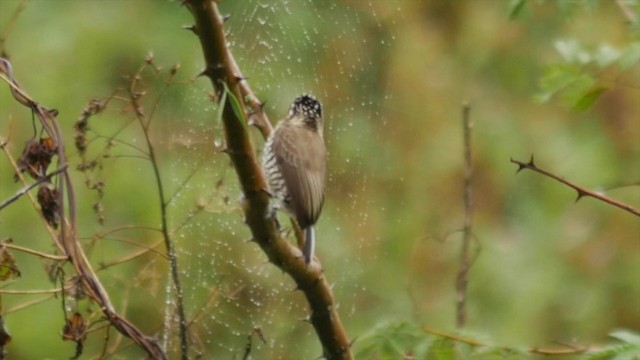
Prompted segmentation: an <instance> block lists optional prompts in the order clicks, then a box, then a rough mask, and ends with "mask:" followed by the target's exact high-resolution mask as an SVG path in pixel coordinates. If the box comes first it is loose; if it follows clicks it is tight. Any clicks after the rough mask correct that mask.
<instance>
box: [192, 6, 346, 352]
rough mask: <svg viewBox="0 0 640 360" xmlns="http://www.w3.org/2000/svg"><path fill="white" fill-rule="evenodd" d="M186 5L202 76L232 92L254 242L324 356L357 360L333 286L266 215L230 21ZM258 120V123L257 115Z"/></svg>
mask: <svg viewBox="0 0 640 360" xmlns="http://www.w3.org/2000/svg"><path fill="white" fill-rule="evenodd" d="M182 2H183V4H184V5H186V6H187V8H188V9H189V10H190V11H191V14H192V15H193V17H194V19H195V25H194V26H192V27H190V29H191V30H192V31H193V32H194V33H195V34H196V35H198V38H199V40H200V44H201V46H202V51H203V53H204V57H205V63H206V68H205V70H204V71H203V72H202V75H204V76H207V77H208V78H209V79H210V80H211V83H212V85H213V87H214V88H215V90H216V95H218V96H217V98H218V99H221V98H223V96H222V95H223V94H224V91H225V87H226V88H228V89H229V91H230V92H231V94H229V96H224V98H226V101H225V103H224V104H220V106H221V107H222V109H223V111H222V122H223V126H224V133H225V140H226V142H225V143H226V144H227V147H228V148H227V149H226V153H227V154H228V155H229V157H230V158H231V160H232V162H233V165H234V168H235V170H236V174H237V176H238V179H239V180H240V185H241V187H242V192H243V194H244V201H243V204H242V205H243V211H244V214H245V220H246V223H247V225H248V226H249V229H250V230H251V233H252V235H253V240H254V241H255V242H256V243H257V244H258V245H259V246H260V248H262V250H263V251H264V252H265V254H266V255H267V257H268V258H269V261H271V262H272V263H273V264H274V265H276V266H278V267H279V268H281V269H282V270H283V271H285V272H286V273H287V274H289V275H290V276H291V277H292V278H293V280H294V281H295V282H296V284H297V287H298V289H300V290H301V291H302V292H303V293H304V295H305V297H306V299H307V302H308V303H309V308H310V311H311V315H310V318H309V321H310V322H311V324H312V325H313V327H314V328H315V330H316V333H317V334H318V337H319V339H320V342H321V343H322V347H323V352H324V354H323V355H324V357H326V358H327V359H329V360H333V359H353V355H352V353H351V343H350V342H349V339H348V338H347V334H346V331H345V329H344V327H343V325H342V321H341V320H340V317H339V315H338V312H337V306H336V303H335V299H334V297H333V293H332V291H331V286H330V285H329V283H328V282H327V280H326V278H325V277H324V275H323V272H322V266H321V264H320V263H319V262H317V261H313V262H312V263H311V264H310V266H307V265H306V264H305V262H304V260H303V259H302V257H301V253H300V250H299V249H298V248H297V247H295V246H294V245H292V244H291V243H289V242H288V241H287V240H286V239H284V238H283V237H282V235H281V234H280V231H279V230H278V228H277V226H276V223H275V221H274V219H272V218H271V217H267V216H266V214H267V210H268V204H269V200H270V199H269V195H268V194H267V193H266V192H265V191H264V190H265V189H267V183H266V180H265V177H264V174H263V173H262V169H261V166H260V164H259V161H258V159H257V158H256V154H255V151H254V148H253V145H252V143H251V141H250V139H249V134H248V132H247V123H246V121H245V119H244V117H245V116H246V114H241V113H240V112H241V111H240V112H236V111H235V110H234V108H233V99H232V97H235V98H236V99H238V101H239V102H240V103H243V104H245V106H246V105H249V107H252V104H254V105H255V104H259V102H258V101H257V100H256V99H255V98H253V100H252V99H251V96H248V94H247V89H248V85H247V83H246V80H245V79H244V78H243V77H242V75H241V73H240V71H239V69H238V66H237V64H236V62H235V60H234V58H233V55H232V54H231V52H230V51H229V48H228V47H227V41H226V38H225V34H224V26H223V23H224V20H225V18H224V17H222V16H221V15H220V12H219V11H218V7H217V5H216V4H215V3H214V2H213V1H211V0H183V1H182ZM247 97H249V99H247ZM256 110H257V111H258V115H260V114H262V115H261V116H259V117H258V119H260V121H259V122H257V120H254V122H256V125H257V126H258V127H259V129H260V131H261V133H262V134H263V136H267V135H268V134H269V132H270V129H271V126H270V125H269V122H268V119H267V118H266V116H264V114H263V113H262V112H261V111H262V109H261V107H260V108H259V109H256V108H255V107H253V108H252V109H251V111H256ZM251 111H250V115H251ZM253 116H254V119H255V118H256V114H253Z"/></svg>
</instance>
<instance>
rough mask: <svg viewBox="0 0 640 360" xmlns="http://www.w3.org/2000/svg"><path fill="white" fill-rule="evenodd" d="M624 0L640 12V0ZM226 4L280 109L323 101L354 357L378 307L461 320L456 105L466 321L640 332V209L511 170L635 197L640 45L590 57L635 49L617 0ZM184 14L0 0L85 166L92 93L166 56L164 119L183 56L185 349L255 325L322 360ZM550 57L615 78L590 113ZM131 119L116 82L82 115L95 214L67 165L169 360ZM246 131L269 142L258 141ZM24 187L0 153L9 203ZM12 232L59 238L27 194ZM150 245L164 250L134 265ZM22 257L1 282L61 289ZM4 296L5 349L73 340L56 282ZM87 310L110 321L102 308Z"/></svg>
mask: <svg viewBox="0 0 640 360" xmlns="http://www.w3.org/2000/svg"><path fill="white" fill-rule="evenodd" d="M628 3H629V6H630V7H631V9H632V10H635V11H636V12H637V11H638V7H637V2H634V1H630V2H628ZM20 6H24V9H23V10H22V11H21V12H20V13H19V15H18V16H17V17H14V15H13V14H14V12H15V10H16V9H17V8H18V7H20ZM634 6H635V7H634ZM220 8H221V10H222V12H223V13H225V14H230V15H231V18H230V19H229V20H228V21H227V29H228V31H229V44H230V47H231V49H232V51H233V53H234V54H235V56H236V59H237V60H238V62H239V65H240V67H241V69H242V71H243V73H244V75H245V76H247V77H248V78H249V82H250V84H251V85H252V87H253V88H254V90H255V92H256V93H257V95H258V96H259V97H260V98H261V99H263V100H265V101H266V110H267V113H268V115H269V116H270V118H271V120H272V121H276V120H277V119H279V118H280V117H282V116H283V115H284V114H285V113H286V111H287V108H288V105H289V103H290V102H291V101H292V100H293V98H294V97H295V96H297V95H298V94H300V93H303V92H309V93H312V94H314V95H316V96H317V97H318V98H320V99H321V100H322V102H323V104H324V107H325V114H326V119H325V126H326V128H325V137H326V140H327V144H328V148H329V152H330V157H329V169H330V170H329V172H330V174H329V184H328V188H327V194H326V195H327V199H326V202H325V204H326V205H325V208H324V213H323V216H322V218H321V220H320V222H319V225H318V230H317V231H318V248H317V253H318V256H319V258H320V259H321V261H322V263H323V265H324V268H325V273H326V276H327V278H328V279H329V281H330V282H331V283H332V284H333V286H334V287H333V290H334V293H335V296H336V298H337V299H338V302H339V306H340V308H339V312H340V314H341V316H342V320H343V322H344V324H345V326H346V329H347V332H348V334H349V336H350V337H351V338H354V339H355V338H360V339H361V340H358V341H356V342H355V345H354V347H355V351H356V353H357V352H358V350H359V347H362V346H364V345H366V344H367V336H368V334H370V333H371V331H372V329H376V328H380V327H384V326H385V325H387V324H398V323H410V324H414V325H424V326H428V327H429V328H433V329H439V330H442V331H453V330H454V329H455V287H454V284H455V278H456V274H457V271H458V267H459V251H460V245H461V233H460V231H459V230H460V229H461V228H462V225H463V220H464V206H463V201H462V193H463V148H462V145H463V144H462V125H461V113H462V104H463V103H464V102H469V103H470V106H471V118H472V121H473V134H472V146H473V150H472V151H473V166H474V177H473V197H474V208H473V216H474V217H473V234H474V242H473V244H472V255H473V259H474V263H473V267H472V268H471V270H470V276H469V288H468V295H467V306H468V309H467V310H468V323H467V325H466V327H465V328H464V330H463V332H464V333H465V334H467V335H469V336H472V337H474V338H478V339H482V340H483V341H487V342H489V343H493V344H498V345H500V346H506V347H515V348H517V347H526V346H539V345H546V344H553V343H554V342H564V343H570V342H576V343H579V344H585V345H589V344H594V345H601V344H604V343H606V342H607V341H608V338H607V336H608V334H609V333H610V332H611V331H613V330H615V329H619V328H623V329H629V330H636V331H637V330H639V329H640V221H639V219H638V218H637V217H635V216H633V215H631V214H629V213H627V212H624V211H622V210H620V209H617V208H614V207H612V206H609V205H606V204H604V203H602V202H598V201H595V200H593V199H588V198H586V199H582V200H580V201H579V202H576V201H575V198H576V192H575V191H573V190H571V189H569V188H567V187H566V186H563V185H561V184H559V183H557V182H554V181H552V180H550V179H548V178H544V177H542V176H540V175H539V174H534V173H532V172H527V171H523V172H521V173H519V174H517V175H516V173H515V170H516V169H517V167H516V166H515V165H514V164H512V163H510V161H509V159H510V158H514V159H518V160H522V161H527V160H528V159H529V158H530V156H531V155H532V154H534V155H535V159H536V164H537V165H539V166H540V167H543V168H545V169H547V170H550V171H552V172H554V173H556V174H558V175H560V176H563V177H565V178H567V179H570V180H572V181H575V182H576V183H578V184H581V185H583V186H585V187H587V188H589V189H594V190H600V191H603V192H604V193H605V194H606V195H608V196H611V197H613V198H616V199H619V200H621V201H624V202H626V203H628V204H630V205H632V206H635V207H636V208H637V207H639V206H640V187H639V186H638V184H639V182H640V120H639V119H640V65H638V62H637V56H636V57H635V58H634V55H635V54H634V53H633V51H631V53H630V54H631V56H630V58H631V63H630V64H627V66H625V67H622V66H619V64H616V63H611V64H607V63H604V64H601V63H598V62H597V61H595V60H594V61H583V62H581V61H582V60H580V59H583V60H584V59H585V56H587V59H588V57H589V56H591V55H593V54H596V55H597V54H599V53H601V52H603V51H604V52H605V53H609V54H613V55H612V56H613V57H614V58H615V55H616V54H617V55H619V54H623V53H624V54H627V55H629V49H631V50H633V49H634V48H633V46H637V42H638V33H637V31H636V30H635V29H634V28H633V27H630V26H629V24H628V22H627V20H626V17H625V14H624V12H623V11H622V10H621V8H620V7H619V6H618V5H617V4H616V2H615V1H557V2H556V1H499V0H480V1H462V0H461V1H444V0H443V1H436V0H432V1H431V0H430V1H401V0H397V1H396V0H394V1H360V0H351V1H349V0H335V1H293V2H289V1H275V2H259V1H237V2H234V1H225V2H222V3H221V4H220ZM12 19H14V20H12ZM191 23H192V19H191V15H190V13H189V12H188V11H187V9H186V8H184V7H181V6H180V5H179V4H178V3H177V2H175V1H150V0H138V1H133V0H131V1H129V0H115V1H109V2H98V1H71V0H63V1H53V0H32V1H26V2H25V1H17V0H15V1H14V0H0V31H1V32H2V39H3V40H4V42H3V43H2V51H4V52H5V54H6V55H8V56H9V57H10V59H11V61H12V63H13V66H14V73H15V76H16V78H17V79H18V80H19V81H20V83H21V84H22V86H23V87H24V88H25V89H26V90H27V92H28V93H29V94H30V95H31V96H32V97H33V98H34V99H36V100H37V101H39V102H41V103H42V104H44V105H45V106H49V107H53V108H56V109H59V111H60V116H59V120H60V122H61V125H62V129H63V131H64V134H65V138H66V139H67V141H68V142H69V143H68V146H67V149H68V156H69V159H68V160H69V161H70V163H71V164H72V165H74V166H75V165H77V164H78V163H79V162H80V158H79V156H78V155H77V154H76V152H75V151H74V149H73V147H72V140H73V134H74V129H73V124H74V122H75V120H76V118H77V117H78V116H79V115H80V114H81V112H82V109H83V108H84V107H85V106H86V105H87V103H88V102H89V101H90V100H91V99H93V98H105V97H108V96H109V95H111V94H112V93H114V92H115V91H117V90H118V89H123V88H125V87H126V85H127V80H126V79H124V78H123V77H124V76H126V75H130V74H132V73H134V72H135V71H137V69H138V68H139V67H140V66H141V65H142V64H143V63H144V59H145V57H146V56H147V54H148V53H149V52H152V53H153V54H154V59H155V60H154V62H155V63H156V64H158V65H159V66H162V67H163V68H164V69H165V72H164V73H162V74H160V75H159V76H156V75H154V74H153V72H151V71H148V72H146V73H145V76H144V77H143V81H142V87H143V88H144V89H146V90H147V93H146V95H145V97H144V100H143V103H144V104H145V109H147V113H148V114H149V113H150V112H151V109H152V108H153V104H154V102H155V101H156V99H157V98H158V95H159V94H160V92H161V89H162V87H163V81H164V79H165V78H166V69H168V68H170V67H171V66H173V65H174V64H180V70H179V71H178V73H177V75H176V83H175V84H174V85H172V86H170V87H169V88H168V89H166V91H165V92H164V93H163V96H162V97H161V99H160V100H159V101H158V106H157V109H156V111H155V112H154V118H153V123H152V126H151V134H152V139H153V141H154V144H155V146H156V148H157V149H158V152H159V158H160V164H161V173H162V177H163V180H164V181H165V187H166V193H167V194H168V195H172V194H174V193H176V194H177V195H175V196H174V197H173V198H172V203H171V205H170V206H169V216H170V226H171V229H172V235H173V238H174V240H175V242H176V246H177V249H178V256H179V260H178V261H179V266H180V270H181V277H182V280H183V282H184V288H185V289H184V292H185V303H186V311H187V315H188V317H189V318H190V319H193V318H195V319H196V321H195V322H194V323H193V325H191V327H190V340H191V342H192V352H193V355H195V354H201V355H202V357H203V358H218V359H235V358H242V356H243V354H244V351H245V347H246V344H247V342H248V340H247V338H248V336H250V335H251V334H252V333H254V334H255V332H254V329H256V328H258V329H260V330H261V332H262V333H263V334H264V338H265V340H266V343H263V342H262V341H261V340H259V339H258V338H257V337H255V336H254V338H253V340H252V346H253V347H252V351H251V357H252V358H255V359H276V358H279V359H315V358H317V357H318V356H320V355H321V348H320V346H319V343H318V341H317V338H316V337H315V333H314V331H313V329H312V327H311V326H310V325H309V324H308V323H307V322H305V321H304V319H305V317H306V316H307V311H306V310H307V309H306V304H305V302H304V298H303V296H302V295H301V294H300V293H299V292H296V291H294V289H293V288H294V284H293V282H292V281H291V280H290V279H289V278H288V277H287V276H286V275H285V274H283V273H281V272H280V271H279V270H277V268H275V267H274V266H273V265H271V264H269V263H268V262H267V261H266V257H265V256H264V254H262V253H261V251H260V250H259V249H258V247H257V246H256V245H255V244H254V243H251V242H248V240H249V236H250V234H249V231H248V230H247V228H246V227H245V226H244V225H243V222H242V212H241V209H240V208H239V200H240V191H239V188H238V186H237V182H236V179H235V173H234V171H233V169H232V168H231V165H230V162H229V160H228V159H227V157H226V155H225V154H223V153H221V152H219V151H217V150H216V145H219V143H220V139H221V134H220V131H221V129H220V124H219V122H217V121H216V118H217V115H216V114H217V109H216V107H215V104H213V103H212V102H211V101H210V99H209V93H210V92H211V88H210V84H209V82H208V81H207V79H204V78H196V76H197V74H198V73H199V72H200V71H201V70H202V67H203V57H202V53H201V51H200V45H199V43H198V41H197V38H196V37H195V36H193V34H191V33H190V32H189V31H185V30H183V29H182V28H181V27H182V26H184V25H189V24H191ZM634 44H635V45H634ZM603 48H605V49H608V50H610V51H609V52H607V50H602V49H603ZM636 49H637V48H636ZM625 51H627V52H626V53H625ZM638 51H640V50H638ZM594 56H595V55H594ZM638 56H640V55H638ZM576 59H578V60H576ZM558 64H561V65H562V64H564V65H566V66H569V67H571V66H573V68H572V69H574V68H575V69H577V71H578V72H579V73H580V74H587V75H589V76H591V78H592V79H593V80H594V81H595V83H593V84H591V87H595V86H603V87H606V88H607V90H606V91H605V92H604V93H603V94H602V95H601V96H600V97H599V98H597V100H596V101H595V102H594V103H593V104H592V105H591V106H589V107H588V108H587V109H585V110H582V111H579V110H577V109H575V108H574V107H573V106H572V101H574V100H575V97H576V94H572V93H571V89H568V90H567V89H566V88H559V89H556V90H558V91H557V92H554V91H547V92H546V93H545V89H546V90H549V87H548V81H549V77H550V76H551V75H553V74H551V75H549V74H550V73H549V71H552V70H550V69H553V66H557V65H558ZM576 64H577V65H576ZM545 76H546V79H547V83H545V80H544V79H545ZM545 84H546V85H545ZM545 86H547V87H546V88H545ZM552 90H553V89H552ZM576 91H577V90H576ZM578 95H579V94H578ZM572 96H573V98H572ZM542 100H546V101H542ZM573 103H575V101H574V102H573ZM133 120H134V117H133V113H132V111H131V109H130V108H128V106H127V105H126V103H125V102H123V101H118V100H117V99H116V100H113V101H112V102H111V103H110V105H109V106H108V108H107V110H106V111H105V112H104V113H102V114H100V115H99V116H97V117H95V118H93V119H92V120H91V122H90V127H91V133H90V136H89V137H90V139H92V141H91V144H90V147H89V152H88V156H89V157H90V158H96V159H100V162H101V166H100V167H99V168H97V169H96V170H95V171H94V172H93V173H92V174H91V180H92V181H98V180H99V181H103V182H104V184H105V187H104V198H103V199H102V200H101V202H100V203H101V206H102V208H103V209H104V212H103V215H104V223H103V224H100V223H99V222H98V220H97V216H96V214H95V212H94V210H93V206H94V204H95V203H96V202H97V201H98V200H99V197H98V195H97V193H96V191H93V190H90V189H88V188H87V187H86V186H85V181H86V180H87V177H86V175H85V174H83V173H81V172H77V171H76V172H74V174H75V175H74V176H75V180H76V181H75V189H76V192H77V193H78V196H77V197H78V208H79V210H80V214H79V227H80V235H81V236H82V241H83V243H84V244H85V246H86V249H87V252H88V254H89V256H90V259H91V261H92V263H93V264H94V266H95V267H96V269H98V270H99V272H98V274H99V276H100V278H101V280H102V281H103V283H104V284H105V286H106V288H107V290H108V291H109V294H110V296H111V297H112V300H113V302H114V304H115V305H116V306H117V307H118V309H119V311H120V312H122V313H123V314H125V316H126V317H127V318H129V319H131V320H132V321H133V322H134V323H135V324H137V325H139V326H140V327H141V328H142V329H143V330H144V331H146V332H147V333H149V334H153V335H157V336H158V337H159V338H161V339H167V342H168V346H169V347H170V348H172V349H174V350H173V351H172V358H173V357H176V356H177V354H178V352H177V348H176V346H177V340H176V339H177V338H176V336H175V335H176V331H177V327H176V326H175V322H172V321H171V320H168V321H167V320H166V316H165V314H166V313H167V311H168V309H170V308H171V304H169V305H166V300H167V292H168V284H169V283H168V279H167V275H168V267H167V262H166V259H165V258H163V257H162V256H161V255H159V254H158V253H164V248H163V245H162V244H161V243H160V242H161V237H160V233H159V232H157V231H154V230H153V228H158V226H159V223H160V213H159V205H158V196H157V189H156V186H155V182H154V179H153V172H152V169H151V166H150V164H149V162H148V161H147V160H145V159H144V158H143V157H144V155H143V154H142V153H141V152H140V151H138V150H136V147H142V148H144V142H143V137H142V132H141V131H140V127H139V126H138V125H137V123H135V122H134V121H133ZM127 124H128V125H127ZM116 131H119V132H118V134H117V136H115V138H113V137H114V134H116ZM252 132H253V134H252V136H253V139H254V140H255V145H256V149H258V151H259V149H261V147H262V144H263V140H262V139H261V138H260V136H259V133H258V132H257V131H256V130H252ZM32 135H33V129H32V120H31V114H30V113H29V112H28V110H26V109H25V108H24V107H21V106H20V105H18V104H17V103H16V102H15V101H14V100H13V99H12V98H11V96H10V93H9V91H8V87H7V86H6V84H5V83H4V82H3V83H2V86H0V136H1V137H2V138H3V139H9V145H8V150H9V151H10V152H11V153H12V154H13V156H14V157H18V156H19V155H20V152H21V150H22V146H23V144H24V142H25V141H26V140H27V139H29V138H30V137H31V136H32ZM112 138H113V139H112ZM110 139H111V140H110ZM107 144H109V148H108V150H105V147H106V146H107ZM104 154H108V157H104V156H102V155H104ZM21 187H22V185H21V184H19V183H14V181H13V170H12V168H11V167H10V165H9V161H8V160H7V158H6V156H4V155H2V156H0V200H3V199H6V198H8V197H10V196H11V195H13V194H14V193H15V192H16V191H17V190H18V189H20V188H21ZM281 219H282V220H283V221H281V222H282V223H283V224H287V223H288V221H286V219H284V217H281ZM150 228H152V229H150ZM7 237H10V238H12V239H13V241H14V243H16V244H19V245H21V246H26V247H30V248H33V249H37V250H40V251H48V252H52V251H53V246H52V244H51V240H50V239H49V237H48V235H47V233H46V231H45V226H44V224H42V221H41V220H40V219H39V217H38V215H37V213H36V212H35V211H34V209H33V207H32V206H31V204H30V203H29V202H28V201H27V200H26V199H21V200H20V201H18V202H17V203H14V204H13V205H12V206H10V207H8V208H6V209H3V210H2V211H1V212H0V239H4V238H7ZM149 246H154V248H155V249H157V253H156V252H147V253H145V254H143V255H141V256H138V257H135V258H134V259H132V260H129V261H124V260H125V259H127V258H128V257H129V256H131V255H133V254H136V253H137V252H139V251H140V250H141V249H144V247H149ZM13 255H14V256H15V258H16V261H17V264H18V267H19V269H20V272H21V273H22V276H21V277H20V278H18V279H14V280H11V281H7V282H5V283H3V284H1V289H0V290H11V291H15V290H44V289H52V288H54V287H55V286H56V285H55V284H52V283H51V282H50V280H49V278H48V276H47V274H46V272H45V265H46V263H45V262H44V261H42V260H41V259H39V258H36V257H34V256H32V255H28V254H24V253H20V252H13ZM113 262H121V263H118V264H117V265H113V264H112V263H113ZM109 264H112V265H109ZM68 275H69V276H71V275H72V272H71V270H70V269H69V271H68ZM0 296H1V300H2V311H3V318H4V321H5V323H6V327H7V328H8V330H9V332H10V333H11V335H12V336H13V340H12V342H11V343H10V344H9V345H8V346H7V347H6V351H7V352H8V353H7V357H8V358H9V359H44V358H48V359H63V358H69V357H70V356H72V355H73V354H74V346H75V345H74V344H73V343H71V342H63V341H62V340H61V331H62V327H63V325H64V313H63V310H62V307H61V302H60V298H59V297H53V296H52V295H50V294H7V293H0ZM31 303H33V304H31ZM30 304H31V305H30ZM26 305H29V306H26ZM66 305H67V307H68V309H67V310H68V311H75V310H79V311H81V312H82V313H83V314H91V313H92V312H94V313H95V311H96V310H97V309H96V308H95V305H93V304H90V303H88V302H87V301H86V300H84V301H82V300H81V301H78V302H74V301H73V299H68V301H67V303H66ZM92 321H93V322H95V324H94V325H93V327H99V326H100V325H101V324H102V323H103V322H101V320H100V317H99V316H97V315H95V316H93V317H92ZM105 334H106V333H105V330H104V329H101V330H97V331H95V332H94V333H92V334H91V335H90V336H89V338H88V340H87V343H86V344H85V349H84V355H83V358H96V357H97V356H98V355H99V354H100V352H101V351H102V349H103V346H104V342H105V336H106V335H105ZM119 341H121V342H120V343H119ZM109 346H110V347H113V348H119V351H118V352H117V353H116V354H115V355H113V356H112V357H111V358H140V357H143V353H142V352H141V351H140V350H139V349H137V348H135V346H132V345H130V344H129V341H128V340H126V339H119V338H118V335H117V334H116V331H114V330H111V332H110V335H109Z"/></svg>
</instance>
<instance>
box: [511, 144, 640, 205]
mask: <svg viewBox="0 0 640 360" xmlns="http://www.w3.org/2000/svg"><path fill="white" fill-rule="evenodd" d="M511 162H512V163H514V164H517V165H518V170H517V171H518V172H520V171H522V170H523V169H529V170H532V171H535V172H537V173H540V174H542V175H544V176H547V177H550V178H552V179H554V180H556V181H558V182H561V183H563V184H565V185H567V186H568V187H570V188H572V189H574V190H575V191H577V192H578V198H577V199H576V201H578V200H580V199H582V198H583V197H585V196H586V197H592V198H594V199H597V200H600V201H602V202H605V203H607V204H609V205H613V206H615V207H617V208H620V209H622V210H625V211H627V212H630V213H632V214H633V215H635V216H640V211H639V210H638V209H635V208H634V207H632V206H631V205H627V204H625V203H623V202H620V201H618V200H615V199H612V198H610V197H607V196H604V195H601V194H598V193H597V192H595V191H591V190H589V189H586V188H584V187H582V186H580V185H577V184H574V183H572V182H571V181H569V180H566V179H564V178H562V177H560V176H558V175H555V174H553V173H550V172H548V171H546V170H544V169H541V168H539V167H537V166H536V164H535V163H534V162H533V155H531V160H529V162H526V163H525V162H522V161H518V160H514V159H511Z"/></svg>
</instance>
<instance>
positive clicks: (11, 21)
mask: <svg viewBox="0 0 640 360" xmlns="http://www.w3.org/2000/svg"><path fill="white" fill-rule="evenodd" d="M26 5H27V0H22V1H20V3H19V4H18V6H16V9H15V10H14V11H13V14H11V17H10V18H9V20H8V21H7V25H6V26H5V27H4V30H3V31H2V35H0V53H3V52H4V43H5V41H7V38H8V37H9V33H11V30H13V26H14V25H15V23H16V20H18V16H20V13H21V12H22V11H23V10H24V8H25V7H26Z"/></svg>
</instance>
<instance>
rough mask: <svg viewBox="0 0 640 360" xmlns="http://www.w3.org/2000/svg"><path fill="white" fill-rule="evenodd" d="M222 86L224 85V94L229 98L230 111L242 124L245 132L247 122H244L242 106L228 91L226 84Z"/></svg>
mask: <svg viewBox="0 0 640 360" xmlns="http://www.w3.org/2000/svg"><path fill="white" fill-rule="evenodd" d="M223 84H224V93H225V94H226V96H227V97H228V98H229V103H230V104H231V109H233V112H234V114H236V118H238V119H240V122H241V123H242V127H244V129H245V130H247V122H246V121H245V120H244V111H243V110H242V105H240V102H239V101H238V98H236V96H235V95H233V93H232V92H231V90H229V87H228V86H227V83H223Z"/></svg>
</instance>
